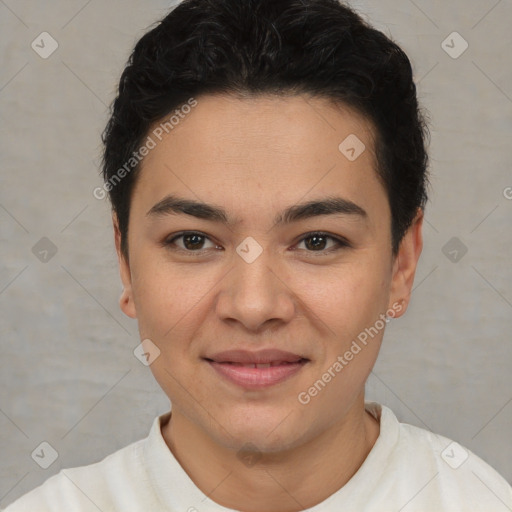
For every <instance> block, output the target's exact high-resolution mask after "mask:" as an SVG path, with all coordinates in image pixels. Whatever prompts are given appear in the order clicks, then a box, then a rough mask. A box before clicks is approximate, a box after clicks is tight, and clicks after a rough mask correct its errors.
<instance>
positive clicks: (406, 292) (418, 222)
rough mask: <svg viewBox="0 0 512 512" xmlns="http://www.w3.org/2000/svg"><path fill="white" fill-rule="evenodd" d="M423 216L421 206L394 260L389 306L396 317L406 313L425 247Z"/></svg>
mask: <svg viewBox="0 0 512 512" xmlns="http://www.w3.org/2000/svg"><path fill="white" fill-rule="evenodd" d="M423 216H424V215H423V210H422V209H421V208H419V209H418V212H417V214H416V217H415V218H414V220H413V222H412V224H411V226H410V227H409V229H408V230H407V232H406V233H405V235H404V237H403V238H402V241H401V242H400V247H399V249H398V254H397V255H396V256H395V259H394V262H393V277H392V280H391V293H390V296H389V305H388V307H389V308H390V309H393V310H394V311H395V313H396V314H395V315H394V316H395V318H398V317H399V316H402V315H403V314H404V313H405V311H406V310H407V306H408V305H409V300H410V298H411V292H412V285H413V283H414V275H415V273H416V267H417V264H418V260H419V258H420V254H421V250H422V249H423V234H422V227H423ZM397 304H399V305H400V307H399V308H397V307H396V305H397ZM393 305H395V307H393Z"/></svg>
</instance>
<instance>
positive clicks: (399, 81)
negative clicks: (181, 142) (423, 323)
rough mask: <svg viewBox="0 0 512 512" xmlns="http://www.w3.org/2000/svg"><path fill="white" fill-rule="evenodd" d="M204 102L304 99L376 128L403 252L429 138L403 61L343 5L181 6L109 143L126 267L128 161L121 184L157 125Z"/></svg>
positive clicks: (143, 54)
mask: <svg viewBox="0 0 512 512" xmlns="http://www.w3.org/2000/svg"><path fill="white" fill-rule="evenodd" d="M208 93H226V94H235V95H250V94H254V95H258V94H282V95H290V94H301V93H306V94H310V95H313V96H317V97H322V98H327V99H329V100H333V101H335V102H337V103H340V104H344V105H347V106H349V107H352V108H354V109H355V110H356V111H357V112H359V113H360V114H363V115H364V116H365V117H366V118H368V119H369V120H370V121H371V122H372V124H373V125H374V127H375V131H376V134H375V135H376V140H375V150H376V158H377V167H378V168H377V174H378V176H379V178H380V179H381V182H382V183H383V185H384V188H385V190H386V192H387V196H388V200H389V204H390V210H391V236H392V240H391V244H392V250H393V254H396V253H397V251H398V248H399V244H400V241H401V239H402V237H403V235H404V234H405V232H406V231H407V229H408V228H409V227H410V225H411V223H412V221H413V219H414V217H415V215H416V213H417V211H418V208H422V209H424V207H425V204H426V201H427V192H426V188H427V185H428V177H427V163H428V156H427V153H426V149H425V142H426V138H427V137H428V130H427V127H426V123H425V121H424V117H423V115H422V112H421V109H420V108H419V106H418V101H417V98H416V86H415V84H414V82H413V78H412V70H411V64H410V62H409V59H408V58H407V56H406V55H405V53H404V52H403V51H402V50H401V49H400V48H399V46H398V45H397V44H395V43H394V42H393V41H391V40H390V39H389V38H388V37H387V36H385V35H384V34H383V33H382V32H380V31H378V30H376V29H374V28H372V27H371V26H369V25H368V24H367V23H366V22H365V21H364V20H363V19H362V18H361V17H360V16H359V15H358V14H357V13H356V12H354V11H353V10H352V9H351V8H349V7H347V6H345V5H342V4H340V3H339V2H338V1H337V0H183V1H182V2H181V3H180V4H178V5H177V6H176V7H175V8H174V9H173V10H172V11H171V12H170V13H169V14H168V15H167V16H166V17H165V18H163V19H162V20H161V21H159V22H157V24H156V26H155V27H154V28H152V30H150V31H149V32H147V33H146V34H145V35H144V36H143V37H142V38H141V39H140V40H139V41H138V42H137V44H136V46H135V48H134V50H133V52H132V54H131V56H130V58H129V60H128V63H127V66H126V68H125V70H124V72H123V74H122V76H121V79H120V82H119V92H118V95H117V97H116V99H115V100H114V102H113V105H112V109H111V117H110V119H109V121H108V124H107V126H106V128H105V131H104V133H103V138H102V140H103V143H104V153H103V169H102V172H103V179H104V181H105V185H108V184H110V185H108V186H107V188H105V190H107V191H108V192H109V196H110V201H111V204H112V209H113V211H114V212H115V213H116V214H117V217H118V219H119V228H120V232H121V248H122V251H123V253H124V255H125V256H126V257H128V245H127V236H128V219H129V213H130V200H131V193H132V190H133V188H134V184H135V181H136V177H137V171H138V169H139V167H140V165H138V164H135V163H134V162H133V160H132V164H133V170H131V172H130V170H129V171H128V172H125V173H122V176H123V177H122V179H119V178H120V174H119V170H120V169H121V168H122V167H123V166H124V168H125V170H126V163H127V162H128V161H130V159H131V158H132V156H133V152H136V151H137V150H138V149H139V148H140V146H141V145H142V144H143V142H144V140H145V139H146V137H147V136H148V132H149V129H150V127H151V126H152V125H153V124H154V123H155V122H156V121H159V120H161V119H162V118H164V117H165V116H166V115H169V113H170V112H171V111H172V110H173V109H175V108H177V107H179V106H180V105H182V104H184V103H185V102H186V101H187V100H189V99H190V98H191V97H198V96H199V95H203V94H208ZM340 142H341V141H340ZM116 173H117V176H116ZM115 178H117V179H116V180H115V181H114V179H115Z"/></svg>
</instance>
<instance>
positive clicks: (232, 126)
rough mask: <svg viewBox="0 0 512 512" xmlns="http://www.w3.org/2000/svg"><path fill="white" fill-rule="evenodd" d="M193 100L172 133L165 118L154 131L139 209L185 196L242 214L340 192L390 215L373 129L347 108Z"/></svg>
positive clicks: (323, 103)
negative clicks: (242, 210)
mask: <svg viewBox="0 0 512 512" xmlns="http://www.w3.org/2000/svg"><path fill="white" fill-rule="evenodd" d="M196 101H197V104H196V106H194V108H192V109H186V112H187V113H186V114H185V113H184V112H185V111H182V112H181V116H175V117H174V118H173V121H174V122H173V124H172V125H171V124H170V123H167V124H165V121H166V120H168V118H165V119H164V120H163V121H162V122H159V123H155V124H154V126H152V128H151V129H150V131H149V133H148V135H149V137H151V138H152V139H153V141H154V148H153V149H152V150H151V151H150V152H149V154H148V155H147V156H146V157H145V159H144V161H143V162H142V166H141V171H140V175H139V177H138V180H137V183H136V185H135V191H134V195H133V197H134V203H135V202H138V203H144V205H145V206H148V207H151V206H152V205H153V204H154V203H155V202H157V201H158V200H160V199H162V198H163V197H164V196H165V195H166V194H168V193H177V192H180V193H181V195H186V196H189V197H191V198H195V199H197V198H200V199H209V201H208V202H210V201H211V202H215V203H216V204H224V205H225V206H226V208H227V209H229V208H230V206H231V207H232V208H233V211H234V210H237V212H235V213H238V212H239V211H240V208H241V207H242V206H244V205H246V206H247V208H252V209H253V210H252V211H254V208H257V207H259V208H260V209H272V208H273V207H274V205H276V204H278V203H279V204H290V203H293V202H298V201H299V200H301V199H302V200H304V199H308V198H309V196H311V197H313V196H314V197H318V196H321V195H322V194H324V195H325V194H330V195H332V193H334V192H340V193H342V194H343V195H344V196H347V199H349V200H352V201H353V202H355V203H360V204H361V206H362V207H363V208H365V209H370V210H371V207H376V208H377V209H378V208H381V209H382V208H384V209H386V207H387V199H386V196H385V191H384V189H383V187H382V186H381V183H380V180H379V179H378V177H377V173H376V159H375V154H374V142H373V139H374V136H373V135H374V134H373V129H372V126H371V123H370V122H369V121H368V120H367V119H365V118H364V117H363V116H361V115H359V114H358V113H356V112H354V111H353V110H351V109H349V108H348V107H345V106H343V105H335V104H333V103H331V102H329V101H328V100H326V99H323V98H317V97H310V96H306V95H297V96H285V97H282V96H279V97H277V96H259V97H248V98H239V97H234V96H227V95H205V96H200V97H198V98H196ZM169 117H170V116H169ZM364 205H366V207H365V206H364ZM133 206H136V205H135V204H134V205H133ZM382 213H383V212H381V214H382Z"/></svg>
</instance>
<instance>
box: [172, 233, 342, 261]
mask: <svg viewBox="0 0 512 512" xmlns="http://www.w3.org/2000/svg"><path fill="white" fill-rule="evenodd" d="M186 235H199V236H200V237H204V238H206V239H208V240H210V237H208V236H207V235H206V234H204V233H201V232H200V231H182V232H181V233H177V234H175V235H173V236H172V237H171V238H167V239H165V240H164V241H163V243H162V245H163V246H164V247H166V248H168V249H170V250H173V251H177V252H181V253H184V254H186V255H187V256H197V255H202V254H203V253H204V252H205V251H208V250H209V249H199V250H197V251H192V250H188V249H182V248H181V247H177V246H176V245H174V242H175V240H178V239H179V238H183V237H184V236H186ZM314 236H319V237H322V238H328V239H331V240H333V241H334V242H336V244H337V245H336V246H335V247H331V248H330V249H325V250H319V251H309V250H307V249H306V252H309V253H311V254H315V253H318V254H319V255H324V254H331V253H332V252H336V251H339V250H340V249H343V248H349V247H351V245H350V244H349V243H348V242H347V241H346V240H345V239H344V238H341V237H338V236H334V235H331V234H330V233H326V232H325V231H311V232H309V233H306V234H305V235H303V237H302V238H301V239H300V240H299V241H298V242H297V244H300V243H301V242H303V241H304V240H307V239H308V238H313V237H314ZM210 241H212V240H210ZM212 242H213V241H212ZM297 244H296V245H297ZM210 249H211V248H210Z"/></svg>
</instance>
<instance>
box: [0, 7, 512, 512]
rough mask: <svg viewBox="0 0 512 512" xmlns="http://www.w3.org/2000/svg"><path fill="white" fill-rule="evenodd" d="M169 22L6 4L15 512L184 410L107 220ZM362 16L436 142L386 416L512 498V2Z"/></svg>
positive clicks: (2, 479) (2, 401)
mask: <svg viewBox="0 0 512 512" xmlns="http://www.w3.org/2000/svg"><path fill="white" fill-rule="evenodd" d="M170 5H171V3H170V2H165V1H163V0H144V1H143V0H124V1H121V0H113V1H108V2H100V1H99V0H90V1H85V0H67V1H64V0H52V1H49V0H48V1H45V2H35V1H29V0H4V1H3V0H0V34H1V38H2V44H1V49H0V51H1V61H0V62H1V66H0V109H1V111H0V112H1V119H2V124H1V134H0V148H1V149H0V154H1V171H0V172H1V174H0V179H1V187H0V262H1V263H0V308H1V309H0V310H1V317H0V321H1V324H0V349H1V357H0V372H1V373H0V436H1V442H0V506H2V507H3V506H6V505H7V504H8V503H10V502H11V501H13V500H14V499H16V498H17V497H18V496H20V495H22V494H24V493H25V492H27V491H28V490H30V489H32V488H34V487H35V486H37V485H39V484H40V483H42V482H43V481H44V480H46V479H47V478H48V477H49V476H51V475H53V474H55V473H57V472H58V471H59V470H60V469H61V468H65V467H72V466H80V465H85V464H89V463H92V462H96V461H98V460H100V459H101V458H103V457H104V456H105V455H107V454H109V453H112V452H113V451H115V450H117V449H119V448H121V447H123V446H126V445H127V444H129V443H130V442H132V441H135V440H137V439H140V438H142V437H145V436H146V435H147V433H148V431H149V427H150V425H151V421H152V419H153V418H154V417H155V416H156V415H157V414H161V413H163V412H165V411H166V410H168V406H169V403H168V400H167V398H166V397H165V395H164V393H163V392H162V391H161V390H160V388H159V387H158V386H157V384H156V383H155V382H154V380H153V377H152V375H151V373H150V371H149V369H148V368H146V367H145V366H143V365H142V364H141V363H140V362H139V361H138V360H137V359H136V358H135V357H134V355H133V350H134V348H135V347H136V346H137V345H138V344H139V339H138V333H137V329H136V323H135V322H134V321H133V320H131V319H129V318H127V317H125V316H124V315H123V314H122V313H121V312H120V310H119V307H118V298H119V295H120V292H121V283H120V279H119V277H118V269H117V261H116V257H115V252H114V245H113V239H112V228H111V224H110V213H109V206H108V203H107V202H106V200H103V201H100V200H97V199H95V198H94V197H93V195H92V191H93V189H94V188H95V187H97V186H99V185H101V180H100V178H99V176H98V169H99V167H98V165H99V161H100V152H101V141H100V133H101V131H102V129H103V127H104V125H105V122H106V120H107V106H108V105H109V104H110V102H111V101H112V99H113V98H114V93H115V88H116V86H117V81H118V79H119V76H120V73H121V71H122V69H123V66H124V63H125V61H126V59H127V57H128V54H129V52H130V50H131V48H132V46H133V44H134V43H135V42H136V40H137V39H138V38H139V37H140V36H141V35H142V34H143V33H144V32H145V31H146V28H147V27H148V26H149V25H150V24H151V23H153V22H154V21H156V20H157V19H159V18H160V17H161V16H163V15H164V13H165V12H167V10H168V8H169V6H170ZM352 5H354V6H355V7H357V8H358V9H359V10H360V11H361V12H363V13H365V14H366V16H367V18H368V19H369V20H370V21H371V22H372V23H373V24H374V25H376V26H377V27H378V28H379V29H381V30H383V31H384V32H385V33H387V34H390V35H392V37H393V38H394V39H395V40H396V41H398V42H399V43H400V44H401V45H402V46H403V47H404V49H405V50H406V51H407V52H408V54H409V56H410V57H411V59H412V61H413V63H414V69H415V74H416V82H417V84H418V88H419V96H420V99H421V101H422V103H423V104H424V106H425V107H426V108H427V109H428V110H429V111H430V117H431V132H432V143H431V149H430V153H431V169H432V186H433V187H432V191H431V203H430V205H429V207H428V209H427V215H426V219H427V223H426V224H425V229H424V235H425V249H424V253H423V256H422V259H421V261H420V265H419V269H418V273H417V278H416V282H415V291H414V294H413V300H412V303H411V306H410V309H409V311H408V312H407V314H406V316H405V317H403V318H402V319H400V320H397V321H394V322H392V323H391V324H390V326H389V327H388V329H387V332H386V336H385V342H384V345H383V349H382V352H381V356H380V359H379V361H378V363H377V365H376V367H375V370H374V372H373V374H372V376H371V378H370V380H369V381H368V386H367V390H368V398H369V399H374V400H377V401H380V402H382V403H384V404H387V405H388V406H390V407H391V408H392V409H393V410H394V411H395V412H396V414H397V416H398V417H399V419H400V420H401V421H403V422H408V423H412V424H415V425H418V426H421V427H423V428H428V429H430V430H432V431H434V432H436V433H439V434H443V435H445V436H447V437H450V438H452V439H455V440H456V441H458V442H459V443H460V444H462V445H464V446H466V447H468V448H470V449H471V450H473V451H474V452H475V453H477V454H478V455H479V456H481V457H482V458H483V459H484V460H486V461H487V462H489V463H490V464H491V465H492V466H494V467H495V468H496V469H497V470H498V471H499V472H500V473H502V474H503V475H504V476H505V478H506V479H507V480H508V481H510V482H512V446H511V442H510V440H511V439H512V436H511V434H512V372H511V371H510V368H511V363H512V344H511V335H510V333H511V331H512V270H511V265H510V259H511V258H510V257H511V252H512V251H511V249H512V230H511V229H510V227H509V226H510V222H511V220H512V200H510V199H507V197H506V196H507V195H508V197H512V189H509V188H507V187H512V173H511V160H512V159H511V156H510V143H511V119H512V99H511V98H512V65H511V64H512V62H511V60H512V59H511V53H512V52H511V50H512V32H511V31H510V23H511V21H512V2H510V1H509V0H502V1H496V0H482V1H480V0H479V1H476V0H473V1H470V2H468V1H467V0H457V1H451V2H441V1H437V0H436V1H430V2H428V1H423V0H416V1H415V2H413V1H410V0H384V1H383V0H367V1H357V2H356V1H354V2H352ZM43 31H46V32H49V33H50V34H51V35H52V37H53V38H55V40H56V41H57V42H58V44H59V47H58V49H57V50H56V51H55V52H54V53H53V54H52V55H51V56H50V57H49V58H47V59H43V58H41V57H40V56H39V55H38V54H37V53H36V52H35V51H34V50H33V49H32V48H31V43H32V41H33V40H34V39H36V38H37V36H38V35H39V34H40V33H41V32H43ZM453 31H457V32H459V33H460V34H461V36H462V37H463V38H464V39H465V40H466V41H467V42H468V44H469V47H468V49H467V50H466V51H465V52H464V53H463V54H462V55H461V56H460V57H458V58H456V59H455V58H452V57H451V56H449V55H448V54H447V53H446V52H445V50H444V49H443V48H442V46H441V44H442V42H443V41H444V40H445V39H446V37H447V36H448V35H449V34H451V33H452V32H453ZM447 44H449V45H450V46H453V47H454V48H452V50H451V51H452V52H453V51H457V50H459V49H460V48H461V46H460V41H458V40H456V39H455V40H454V41H453V43H452V42H451V39H448V41H447ZM507 191H508V193H507ZM42 237H47V238H48V239H50V240H51V242H52V243H53V244H54V245H55V246H56V248H57V253H56V254H55V255H54V256H52V257H50V256H51V252H50V253H48V255H47V259H48V261H46V262H44V261H40V259H38V258H37V257H36V255H35V254H34V253H33V251H32V248H33V247H34V245H35V244H36V243H37V242H38V241H39V240H40V239H41V238H42ZM453 237H456V238H457V240H455V241H454V242H453V241H452V242H451V243H452V244H455V245H448V246H447V247H445V246H446V244H447V243H448V242H449V240H450V239H452V238H453ZM38 247H39V246H38ZM463 247H467V253H466V254H464V255H463V256H462V257H461V255H462V252H461V248H463ZM443 248H444V250H443ZM454 249H455V250H456V251H457V253H454V252H453V250H454ZM450 251H452V254H451V255H450V254H449V253H450ZM35 252H36V253H37V251H35ZM40 257H43V256H42V255H40ZM454 257H456V259H457V261H451V259H453V258H454ZM450 258H451V259H450ZM43 441H47V442H49V443H50V444H51V445H52V446H53V447H54V448H55V449H56V450H57V452H58V455H59V456H58V458H57V460H56V461H55V462H54V463H53V464H52V465H51V466H50V467H49V468H48V469H42V468H40V467H39V466H38V465H37V464H36V463H35V462H34V460H33V459H32V458H31V453H32V452H33V450H34V449H35V448H36V447H38V446H39V444H40V443H41V442H43Z"/></svg>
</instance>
